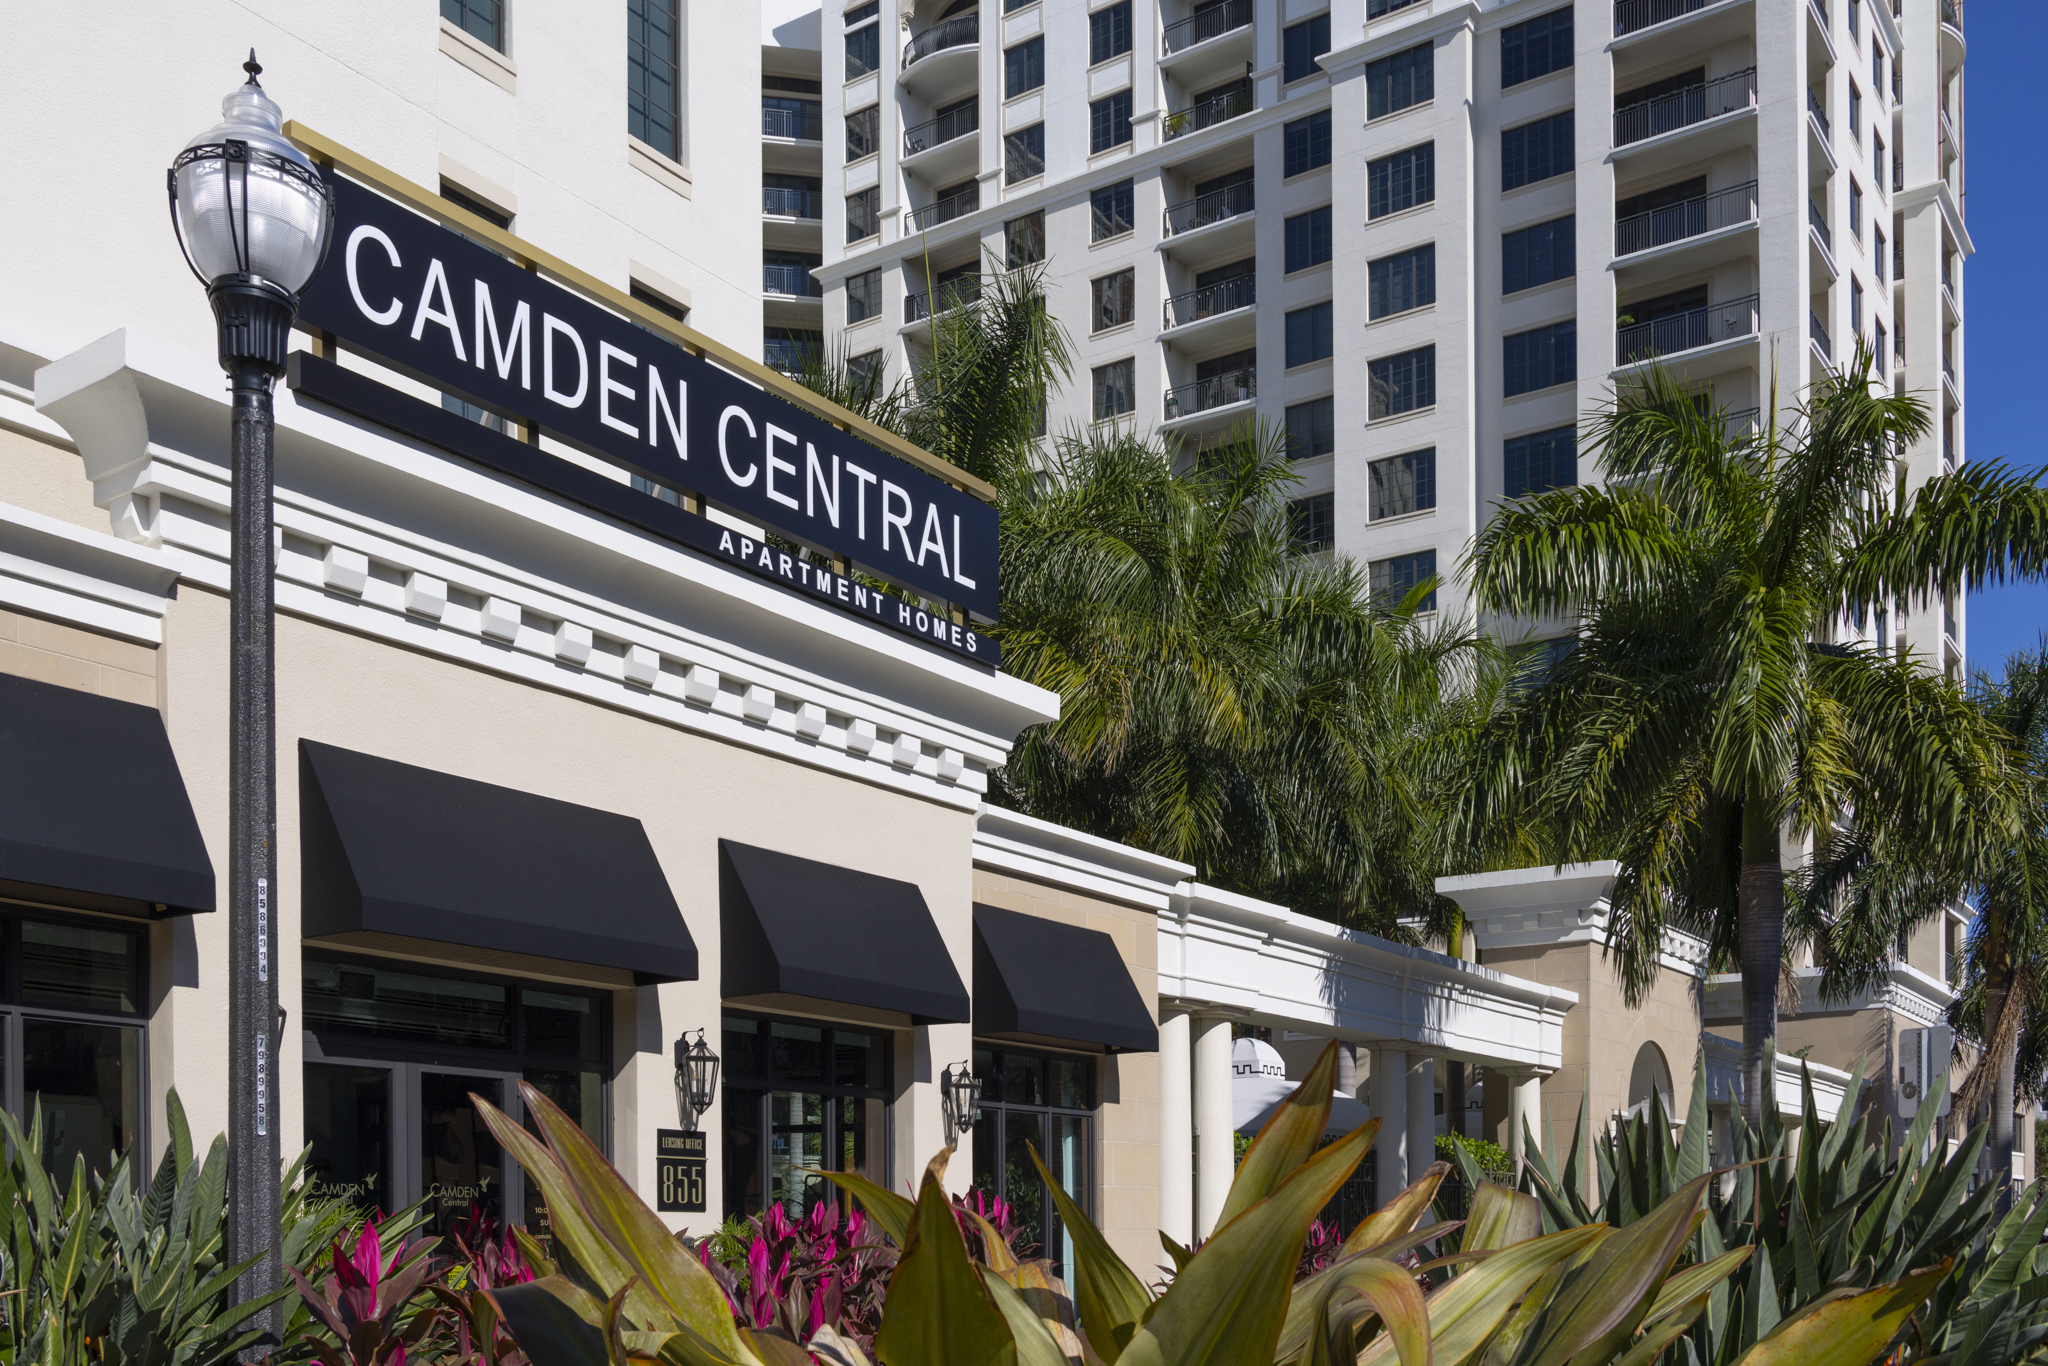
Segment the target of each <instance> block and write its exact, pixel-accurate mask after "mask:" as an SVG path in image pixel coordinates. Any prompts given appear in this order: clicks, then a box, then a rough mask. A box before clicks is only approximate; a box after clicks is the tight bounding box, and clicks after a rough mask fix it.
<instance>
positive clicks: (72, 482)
mask: <svg viewBox="0 0 2048 1366" xmlns="http://www.w3.org/2000/svg"><path fill="white" fill-rule="evenodd" d="M0 503H12V504H14V506H16V507H19V508H27V509H28V510H29V511H30V512H40V513H42V514H43V515H44V516H45V517H55V518H56V519H57V520H58V521H60V522H69V523H71V525H73V526H76V527H83V528H84V529H85V530H87V531H96V532H99V533H100V534H101V535H108V534H110V532H109V524H108V521H107V514H106V513H105V512H104V511H102V510H101V509H99V508H96V507H94V506H93V502H92V481H91V480H89V479H87V478H86V477H85V464H84V462H83V461H82V460H80V459H79V456H78V452H77V451H75V450H72V449H71V448H70V447H68V446H60V445H57V444H56V443H54V442H50V441H42V440H38V439H37V438H35V437H32V436H27V435H24V434H23V433H21V432H18V431H13V430H10V429H8V428H5V427H0Z"/></svg>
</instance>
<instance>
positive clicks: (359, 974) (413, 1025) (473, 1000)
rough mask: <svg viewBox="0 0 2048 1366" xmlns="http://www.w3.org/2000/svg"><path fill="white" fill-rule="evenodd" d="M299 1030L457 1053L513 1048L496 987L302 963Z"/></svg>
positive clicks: (360, 966)
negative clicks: (401, 1042)
mask: <svg viewBox="0 0 2048 1366" xmlns="http://www.w3.org/2000/svg"><path fill="white" fill-rule="evenodd" d="M304 973H305V993H306V994H305V1011H306V1026H307V1028H309V1029H313V1030H316V1031H317V1030H333V1031H335V1032H337V1033H343V1034H356V1035H363V1036H367V1037H370V1038H376V1039H402V1040H410V1041H414V1042H419V1043H434V1044H440V1045H443V1046H447V1047H458V1048H497V1049H504V1048H509V1047H511V1044H512V1011H511V1001H510V999H509V996H510V993H509V992H508V990H507V989H506V988H505V987H504V986H502V985H500V984H498V983H495V982H470V981H465V980H463V979H461V978H457V977H432V976H428V975H426V974H424V973H415V972H405V971H402V970H400V969H397V968H390V967H384V966H381V965H376V964H365V963H335V962H328V961H324V960H322V959H319V958H314V957H311V956H308V957H307V958H306V959H305V966H304Z"/></svg>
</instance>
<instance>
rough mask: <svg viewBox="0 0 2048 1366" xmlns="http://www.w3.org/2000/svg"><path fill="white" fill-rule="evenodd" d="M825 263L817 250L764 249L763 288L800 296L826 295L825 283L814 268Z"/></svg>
mask: <svg viewBox="0 0 2048 1366" xmlns="http://www.w3.org/2000/svg"><path fill="white" fill-rule="evenodd" d="M823 263H824V257H822V256H820V255H819V254H818V253H816V252H814V251H764V252H762V253H761V292H762V293H763V294H783V295H790V296H792V297H795V298H799V299H812V298H822V297H823V296H824V293H825V287H824V286H823V285H821V284H819V283H818V280H817V277H816V276H814V275H812V274H811V272H812V271H813V270H816V269H817V268H818V267H819V266H820V265H822V264H823Z"/></svg>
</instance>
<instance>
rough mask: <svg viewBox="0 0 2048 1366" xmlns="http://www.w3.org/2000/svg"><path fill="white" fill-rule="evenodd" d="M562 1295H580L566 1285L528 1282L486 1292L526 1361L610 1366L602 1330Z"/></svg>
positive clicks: (560, 1365)
mask: <svg viewBox="0 0 2048 1366" xmlns="http://www.w3.org/2000/svg"><path fill="white" fill-rule="evenodd" d="M565 1291H574V1292H575V1293H576V1294H578V1295H581V1294H582V1293H583V1292H582V1291H580V1290H578V1289H577V1287H575V1286H573V1285H570V1284H569V1283H568V1282H566V1281H564V1282H561V1283H560V1284H559V1285H555V1284H550V1283H549V1282H548V1281H529V1282H527V1283H526V1284H525V1285H501V1286H499V1287H498V1288H497V1289H495V1290H487V1291H485V1292H484V1293H485V1294H486V1295H488V1296H489V1297H490V1299H491V1301H492V1303H494V1304H496V1305H497V1307H498V1313H499V1315H500V1316H501V1317H502V1318H503V1319H504V1320H505V1322H506V1324H507V1325H508V1326H509V1327H510V1328H511V1329H512V1336H513V1337H514V1338H515V1339H517V1341H518V1343H519V1349H520V1350H521V1351H523V1352H525V1353H526V1356H527V1359H528V1360H529V1361H536V1362H542V1361H544V1362H546V1363H548V1366H611V1354H610V1353H609V1352H608V1351H606V1349H605V1340H604V1330H603V1329H602V1328H600V1327H598V1325H596V1324H594V1323H589V1322H586V1321H585V1319H584V1318H583V1316H582V1315H581V1314H579V1313H577V1312H576V1310H575V1309H574V1308H572V1307H571V1306H570V1303H569V1301H568V1300H567V1299H566V1298H565V1295H564V1292H565Z"/></svg>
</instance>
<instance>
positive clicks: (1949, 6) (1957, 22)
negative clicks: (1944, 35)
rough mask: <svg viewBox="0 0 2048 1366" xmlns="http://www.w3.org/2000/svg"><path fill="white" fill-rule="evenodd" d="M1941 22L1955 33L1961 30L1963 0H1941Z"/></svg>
mask: <svg viewBox="0 0 2048 1366" xmlns="http://www.w3.org/2000/svg"><path fill="white" fill-rule="evenodd" d="M1941 22H1942V23H1944V24H1947V25H1948V26H1949V27H1950V28H1952V29H1954V30H1955V31H1956V32H1957V33H1961V32H1962V31H1963V0H1941Z"/></svg>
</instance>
